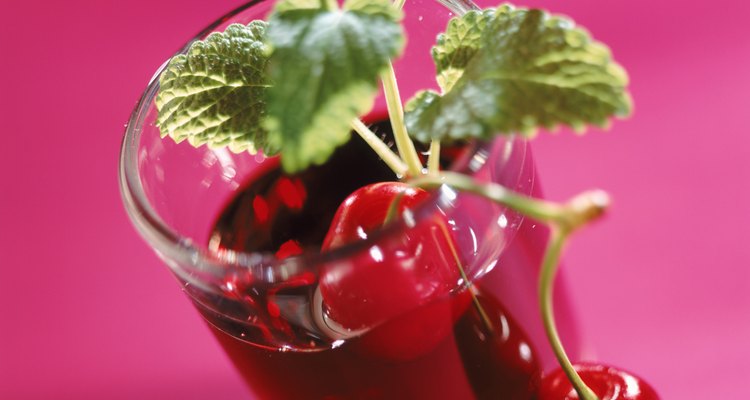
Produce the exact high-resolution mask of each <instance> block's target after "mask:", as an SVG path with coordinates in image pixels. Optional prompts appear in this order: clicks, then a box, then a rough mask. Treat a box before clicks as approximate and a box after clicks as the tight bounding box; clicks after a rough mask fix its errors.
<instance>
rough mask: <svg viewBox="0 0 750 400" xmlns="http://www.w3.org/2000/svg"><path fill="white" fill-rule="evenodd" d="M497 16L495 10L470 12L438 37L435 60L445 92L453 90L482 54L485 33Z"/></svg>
mask: <svg viewBox="0 0 750 400" xmlns="http://www.w3.org/2000/svg"><path fill="white" fill-rule="evenodd" d="M494 14H495V10H494V9H492V8H488V9H486V10H482V11H469V12H467V13H466V14H464V15H463V16H462V17H460V18H452V19H451V20H450V21H449V22H448V27H447V28H446V29H445V33H443V34H440V35H438V38H437V44H436V45H435V46H433V48H432V58H433V60H435V68H436V69H437V81H438V85H440V88H441V89H443V92H447V91H448V90H450V88H451V87H452V86H453V84H454V83H456V81H457V80H458V78H460V77H461V75H463V72H464V68H466V65H467V64H468V63H469V61H470V60H471V59H472V58H473V57H474V55H475V54H476V53H477V51H478V50H479V46H480V45H481V37H482V33H483V32H484V30H485V28H486V27H487V23H488V22H489V21H490V20H491V19H492V16H493V15H494Z"/></svg>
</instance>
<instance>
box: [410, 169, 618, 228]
mask: <svg viewBox="0 0 750 400" xmlns="http://www.w3.org/2000/svg"><path fill="white" fill-rule="evenodd" d="M409 183H410V184H411V185H414V186H417V187H421V188H424V189H433V188H436V187H438V186H440V185H448V186H450V187H453V188H456V189H458V190H461V191H463V192H469V193H473V194H476V195H479V196H482V197H485V198H487V199H489V200H492V201H494V202H496V203H499V204H504V205H506V206H508V207H510V208H512V209H514V210H516V211H518V212H520V213H521V214H524V215H526V216H527V217H531V218H533V219H535V220H537V221H540V222H546V223H549V224H554V225H556V226H558V227H560V228H563V229H567V230H569V231H571V232H572V231H574V230H576V229H578V228H579V227H581V226H583V225H584V224H586V223H588V222H590V221H592V220H594V219H596V218H597V217H599V216H601V215H602V214H603V213H604V210H605V209H606V208H607V206H608V205H609V196H608V195H607V194H606V193H605V192H603V191H601V190H591V191H587V192H583V193H581V194H579V195H577V196H575V197H574V198H573V199H571V200H569V201H568V202H567V203H565V204H560V203H555V202H551V201H546V200H541V199H536V198H533V197H529V196H524V195H521V194H518V193H516V192H514V191H512V190H510V189H508V188H506V187H505V186H502V185H499V184H497V183H492V182H478V181H476V180H474V179H473V178H472V177H470V176H467V175H464V174H460V173H457V172H449V171H443V172H441V173H440V174H439V175H437V176H433V175H422V176H419V177H416V178H413V179H412V180H410V181H409Z"/></svg>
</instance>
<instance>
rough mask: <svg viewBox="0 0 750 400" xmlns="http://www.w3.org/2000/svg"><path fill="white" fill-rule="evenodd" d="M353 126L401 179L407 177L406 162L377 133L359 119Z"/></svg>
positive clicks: (354, 121)
mask: <svg viewBox="0 0 750 400" xmlns="http://www.w3.org/2000/svg"><path fill="white" fill-rule="evenodd" d="M351 126H352V129H354V131H355V132H357V133H358V134H359V136H360V137H361V138H362V139H363V140H364V141H365V143H367V144H368V145H369V146H370V147H371V148H372V149H373V150H374V151H375V153H377V154H378V156H380V158H381V159H383V161H384V162H385V163H386V165H388V167H389V168H390V169H391V170H392V171H393V172H394V173H395V174H396V175H397V176H398V177H399V178H402V177H404V176H406V173H407V171H408V168H407V166H406V164H405V163H404V161H403V160H401V157H399V156H398V154H396V153H394V152H393V150H391V148H390V147H388V145H387V144H385V142H383V141H382V140H381V139H380V138H379V137H378V136H377V135H376V134H375V132H373V131H372V130H371V129H370V128H368V127H367V125H365V124H364V123H363V122H362V121H361V120H360V119H359V118H356V119H354V120H352V123H351Z"/></svg>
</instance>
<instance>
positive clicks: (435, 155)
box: [427, 139, 440, 175]
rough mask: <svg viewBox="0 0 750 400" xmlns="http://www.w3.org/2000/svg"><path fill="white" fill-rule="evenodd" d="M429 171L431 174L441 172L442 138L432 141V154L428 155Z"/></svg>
mask: <svg viewBox="0 0 750 400" xmlns="http://www.w3.org/2000/svg"><path fill="white" fill-rule="evenodd" d="M427 172H428V173H429V174H431V175H437V174H439V173H440V139H432V141H431V142H430V155H429V156H427Z"/></svg>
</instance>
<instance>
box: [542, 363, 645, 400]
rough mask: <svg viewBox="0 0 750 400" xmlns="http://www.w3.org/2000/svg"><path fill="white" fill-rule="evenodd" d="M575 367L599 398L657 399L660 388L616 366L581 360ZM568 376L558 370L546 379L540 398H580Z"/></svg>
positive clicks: (567, 399)
mask: <svg viewBox="0 0 750 400" xmlns="http://www.w3.org/2000/svg"><path fill="white" fill-rule="evenodd" d="M573 368H574V369H575V370H576V372H578V375H580V376H581V379H582V380H583V381H584V382H585V383H586V385H587V386H588V387H589V388H590V389H591V390H593V391H594V393H595V394H596V395H597V396H598V397H599V400H657V399H659V396H658V395H657V394H656V391H655V390H654V389H653V388H652V387H651V385H649V384H648V383H646V382H645V381H643V379H641V378H639V377H637V376H635V375H633V374H631V373H629V372H626V371H623V370H621V369H617V368H614V367H610V366H607V365H602V364H593V363H580V364H573ZM578 398H579V397H578V393H576V391H575V389H573V385H571V383H570V381H569V380H568V377H567V376H566V375H565V373H564V372H563V371H562V369H559V368H558V369H556V370H555V371H553V372H552V373H551V374H549V375H546V376H545V377H544V378H543V379H542V386H541V390H540V392H539V400H573V399H578Z"/></svg>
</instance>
